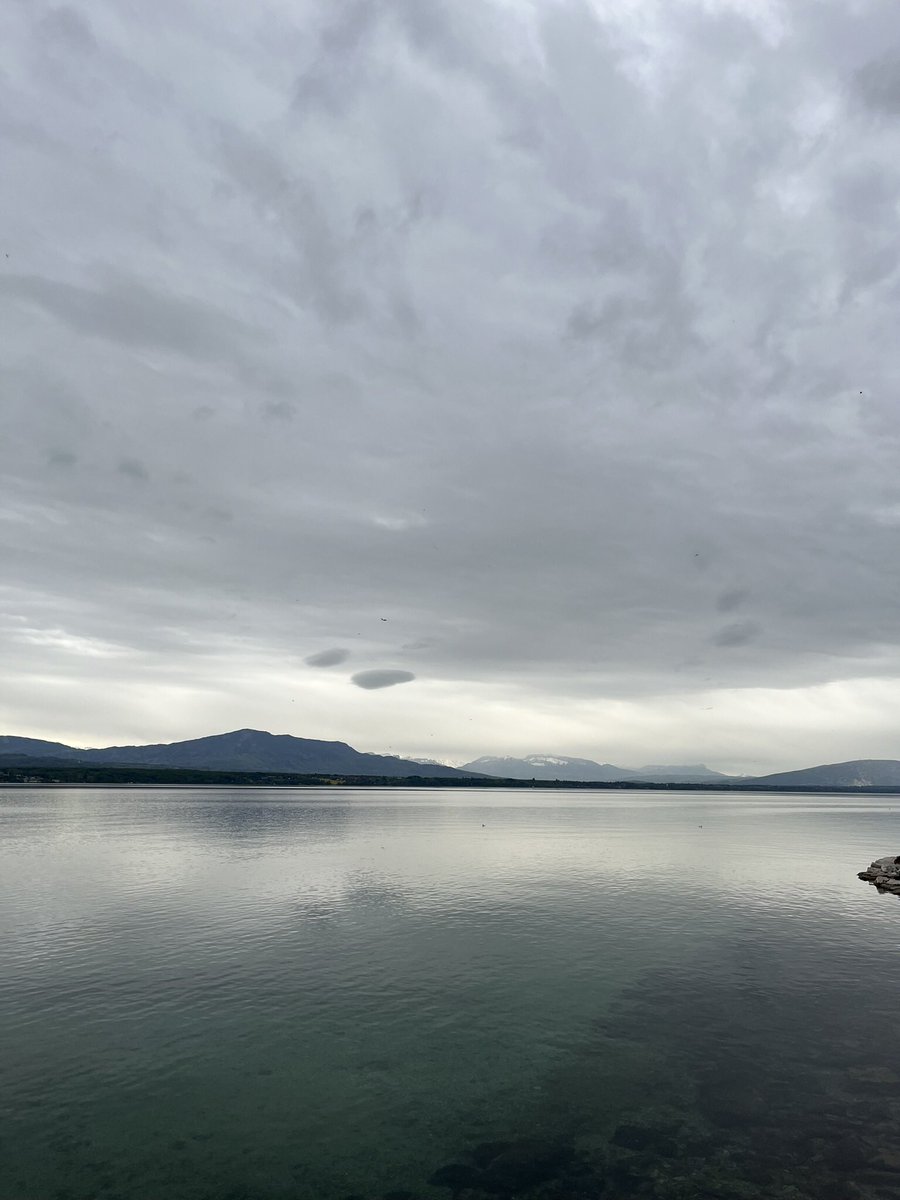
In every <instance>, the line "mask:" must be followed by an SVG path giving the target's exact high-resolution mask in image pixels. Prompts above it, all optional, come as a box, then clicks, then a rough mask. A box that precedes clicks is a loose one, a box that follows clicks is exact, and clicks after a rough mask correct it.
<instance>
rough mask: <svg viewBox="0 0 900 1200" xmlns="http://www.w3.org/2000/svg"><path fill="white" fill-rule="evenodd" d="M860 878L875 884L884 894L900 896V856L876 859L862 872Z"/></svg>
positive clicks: (890, 855)
mask: <svg viewBox="0 0 900 1200" xmlns="http://www.w3.org/2000/svg"><path fill="white" fill-rule="evenodd" d="M859 878H860V879H864V880H865V881H866V882H867V883H874V884H875V886H876V887H877V888H879V889H880V890H881V891H883V892H894V893H896V894H897V895H900V854H898V855H897V856H896V857H895V856H894V855H892V854H889V855H888V857H887V858H876V859H875V861H874V862H873V863H871V864H870V866H869V867H868V868H867V869H866V870H865V871H860V873H859Z"/></svg>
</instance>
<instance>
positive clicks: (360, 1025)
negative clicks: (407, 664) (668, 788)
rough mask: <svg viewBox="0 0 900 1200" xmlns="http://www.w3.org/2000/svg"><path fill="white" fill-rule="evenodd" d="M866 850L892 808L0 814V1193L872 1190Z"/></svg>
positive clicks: (876, 1104) (193, 806) (516, 795)
mask: <svg viewBox="0 0 900 1200" xmlns="http://www.w3.org/2000/svg"><path fill="white" fill-rule="evenodd" d="M891 851H900V800H898V799H896V798H893V797H885V798H877V799H872V798H868V797H867V798H865V799H855V798H851V799H848V798H846V797H831V798H829V797H823V798H818V797H816V798H815V799H809V798H804V799H802V800H798V798H797V797H766V798H765V799H760V798H748V797H741V798H732V797H724V796H721V797H720V796H710V795H705V796H703V797H697V796H695V795H693V796H692V795H684V796H678V795H669V794H666V795H651V794H644V795H626V794H622V793H594V794H585V793H578V794H573V793H566V792H559V793H540V794H531V793H527V792H514V791H510V792H498V791H493V790H492V791H488V792H483V793H480V792H475V791H470V790H465V791H460V792H455V793H453V792H448V791H444V790H441V791H439V792H427V791H421V792H410V791H407V790H405V789H404V790H397V791H379V792H370V791H366V792H345V791H341V792H340V793H335V792H334V791H332V790H327V791H315V792H282V791H239V790H237V791H219V790H209V791H203V790H151V789H148V790H131V791H117V790H77V789H61V790H6V791H4V792H0V921H2V931H0V932H2V941H0V1039H2V1057H0V1067H2V1072H0V1139H2V1141H0V1197H3V1198H4V1200H5V1198H6V1197H9V1198H10V1200H13V1198H14V1200H31V1198H43V1197H58V1198H59V1200H63V1198H68V1200H82V1198H87V1197H97V1198H103V1200H112V1198H113V1197H123V1198H124V1197H128V1198H129V1200H130V1198H132V1197H133V1198H135V1200H159V1198H162V1197H166V1198H167V1200H189V1198H190V1200H193V1198H197V1200H200V1198H212V1197H231V1198H232V1200H236V1198H237V1197H260V1198H270V1197H283V1198H288V1197H312V1198H318V1197H321V1198H322V1200H340V1198H341V1197H344V1196H347V1195H349V1194H354V1193H355V1194H360V1195H364V1196H367V1197H368V1196H371V1197H381V1196H383V1195H385V1194H390V1193H392V1192H401V1191H406V1192H409V1193H411V1194H412V1195H414V1196H419V1197H422V1198H427V1197H432V1198H434V1200H438V1198H443V1200H449V1198H450V1197H451V1196H453V1195H454V1194H455V1195H457V1196H460V1197H471V1198H472V1200H475V1198H479V1200H480V1198H481V1197H486V1196H491V1195H493V1196H500V1197H503V1196H506V1197H512V1196H524V1197H535V1198H536V1200H538V1198H543V1200H549V1198H552V1197H564V1196H565V1197H577V1196H584V1197H589V1196H596V1195H599V1194H601V1192H602V1193H603V1194H604V1195H605V1196H607V1197H615V1196H617V1195H633V1194H643V1195H650V1196H660V1197H665V1196H671V1197H676V1196H684V1197H687V1196H693V1195H710V1196H713V1195H718V1196H724V1197H728V1196H734V1197H736V1198H737V1197H749V1196H755V1195H762V1194H765V1195H771V1196H783V1197H785V1198H786V1200H800V1198H802V1197H804V1196H809V1197H813V1196H815V1197H820V1196H824V1195H833V1196H834V1197H836V1198H840V1197H841V1196H844V1195H846V1196H848V1197H849V1196H851V1195H855V1196H860V1195H862V1196H870V1197H876V1196H879V1197H880V1196H885V1195H893V1194H896V1195H898V1196H900V1030H898V1026H900V1023H898V1022H897V1021H896V1019H895V1015H894V1012H895V1008H896V997H897V996H898V994H900V988H898V984H900V955H898V953H897V952H898V947H900V901H898V900H897V899H896V898H894V897H882V896H880V895H878V894H877V893H876V892H875V890H874V889H873V888H871V887H868V886H866V885H864V884H862V883H860V882H859V881H858V880H857V879H856V877H855V872H856V871H857V870H859V869H861V868H862V867H864V866H865V865H866V864H867V863H868V862H869V860H870V859H871V858H872V857H874V856H876V855H879V854H882V853H888V852H891ZM495 1142H496V1143H503V1144H505V1145H500V1146H494V1147H493V1148H485V1146H484V1143H495ZM479 1147H480V1149H479ZM429 1181H430V1182H429ZM854 1189H855V1190H854ZM892 1189H893V1190H892Z"/></svg>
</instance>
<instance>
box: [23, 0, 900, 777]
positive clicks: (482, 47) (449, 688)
mask: <svg viewBox="0 0 900 1200" xmlns="http://www.w3.org/2000/svg"><path fill="white" fill-rule="evenodd" d="M0 162H2V170H0V214H2V220H0V350H2V363H3V385H2V394H0V435H2V456H3V457H2V467H3V469H2V482H0V489H2V492H0V500H2V511H0V540H2V549H0V555H2V558H0V561H2V567H0V663H2V679H0V732H2V733H10V734H21V735H28V736H34V737H48V738H52V739H58V740H63V741H69V742H73V743H75V744H78V745H105V744H109V743H114V742H120V743H121V742H151V741H169V740H174V739H180V738H185V737H193V736H200V735H203V734H207V733H214V732H222V731H225V730H228V729H235V728H240V727H243V726H251V727H255V728H263V729H269V730H271V731H273V732H277V733H293V734H296V735H299V736H307V737H320V738H336V739H340V740H346V741H349V742H350V743H351V744H353V745H355V746H357V747H358V748H359V749H364V750H375V751H383V752H394V753H403V754H410V755H413V756H416V755H418V756H425V755H427V756H429V757H434V758H439V759H442V760H444V761H449V762H461V761H465V760H467V759H469V758H473V757H475V756H477V755H479V754H484V753H496V754H527V753H531V752H539V751H540V752H556V753H568V754H576V755H581V756H585V757H590V758H597V759H600V760H603V761H612V762H615V763H618V764H620V765H625V766H629V765H638V764H640V763H643V762H647V761H654V762H695V761H705V762H707V763H708V764H709V765H710V766H713V767H718V768H720V769H724V770H736V771H748V772H759V771H762V770H768V769H771V770H775V769H778V768H780V767H791V766H804V765H808V764H810V763H814V762H823V761H836V760H840V759H846V758H856V757H884V758H895V757H897V758H900V453H898V451H900V336H898V334H900V304H898V299H900V271H898V265H900V263H898V252H900V237H898V230H900V7H898V5H897V2H896V0H834V2H829V0H789V2H785V3H783V4H780V3H777V2H776V0H772V2H771V3H763V2H761V0H656V2H654V0H630V2H627V3H626V2H624V0H471V2H470V0H260V2H258V3H253V4H248V3H246V2H245V0H158V2H157V3H155V4H154V5H153V6H152V7H148V6H146V5H141V4H130V5H127V4H122V3H121V2H120V0H109V2H108V3H104V2H102V0H79V3H77V4H76V5H72V6H66V5H64V4H60V5H57V4H51V3H45V2H43V0H9V2H8V3H6V4H4V5H3V6H2V7H0Z"/></svg>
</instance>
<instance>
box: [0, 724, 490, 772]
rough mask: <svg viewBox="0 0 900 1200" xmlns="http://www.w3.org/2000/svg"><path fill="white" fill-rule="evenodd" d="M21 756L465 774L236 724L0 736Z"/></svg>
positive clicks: (1, 755)
mask: <svg viewBox="0 0 900 1200" xmlns="http://www.w3.org/2000/svg"><path fill="white" fill-rule="evenodd" d="M13 757H15V758H16V759H19V760H21V759H22V758H23V757H24V758H27V759H30V760H32V761H36V760H40V761H41V762H45V763H46V761H47V760H54V761H63V762H68V763H79V764H93V765H110V766H111V765H115V764H122V765H127V766H142V767H187V768H194V769H196V770H203V771H272V772H277V771H283V772H285V773H291V774H297V775H302V774H309V775H316V774H331V773H333V774H335V775H384V776H390V777H391V778H394V779H403V778H408V777H409V776H412V775H422V776H430V777H433V778H443V777H445V776H459V777H460V778H464V777H466V776H471V774H472V772H471V771H464V770H457V769H456V768H455V767H447V766H444V765H443V764H439V763H419V762H413V761H412V760H410V759H406V758H398V757H395V756H393V755H387V754H361V753H360V752H359V751H358V750H354V749H353V747H352V746H348V745H347V743H346V742H320V741H316V740H315V739H313V738H298V737H291V735H290V734H273V733H266V732H264V731H263V730H260V729H238V730H236V731H235V732H233V733H219V734H214V735H213V736H211V737H202V738H192V739H191V740H190V741H186V742H171V743H163V744H160V745H154V746H106V747H104V748H101V749H96V750H79V749H77V748H76V747H74V746H66V745H63V743H62V742H44V741H41V740H39V739H37V738H23V737H0V766H2V765H3V762H4V759H6V760H7V761H9V760H10V759H12V758H13Z"/></svg>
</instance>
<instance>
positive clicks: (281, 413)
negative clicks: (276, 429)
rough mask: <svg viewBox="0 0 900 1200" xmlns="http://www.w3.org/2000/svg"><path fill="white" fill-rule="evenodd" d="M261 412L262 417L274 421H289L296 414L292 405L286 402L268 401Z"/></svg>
mask: <svg viewBox="0 0 900 1200" xmlns="http://www.w3.org/2000/svg"><path fill="white" fill-rule="evenodd" d="M262 411H263V416H265V417H267V418H268V419H270V420H273V419H274V420H276V421H291V420H293V418H294V414H295V413H296V409H295V407H294V405H293V404H291V403H290V402H289V401H287V400H268V401H266V403H265V404H264V405H263V407H262Z"/></svg>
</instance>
